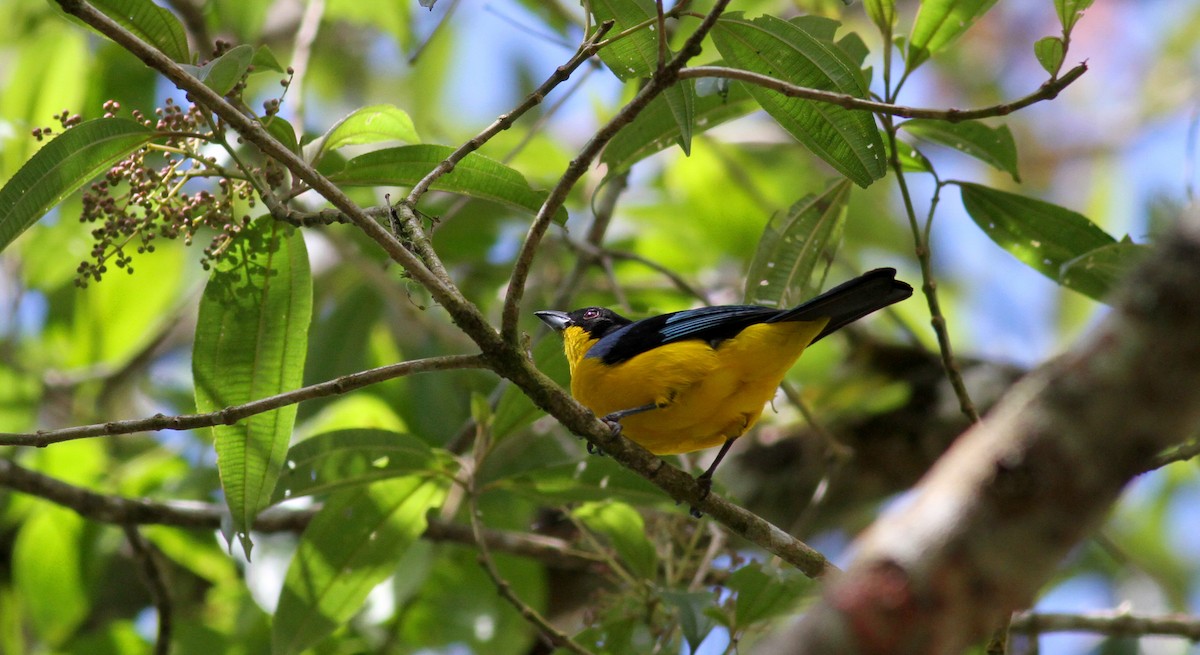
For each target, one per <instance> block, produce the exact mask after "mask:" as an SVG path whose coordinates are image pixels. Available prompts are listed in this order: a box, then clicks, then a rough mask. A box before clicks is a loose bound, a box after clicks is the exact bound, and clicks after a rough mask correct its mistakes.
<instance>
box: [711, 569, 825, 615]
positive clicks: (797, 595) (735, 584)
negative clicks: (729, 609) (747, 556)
mask: <svg viewBox="0 0 1200 655" xmlns="http://www.w3.org/2000/svg"><path fill="white" fill-rule="evenodd" d="M724 586H725V587H726V588H728V589H729V590H730V591H732V592H733V593H734V594H735V595H736V599H737V600H736V604H735V605H734V613H735V616H736V617H737V625H739V626H745V625H750V624H752V623H755V622H758V621H762V620H765V619H768V618H771V617H773V616H780V615H783V614H790V613H792V612H793V611H794V610H795V604H796V603H797V602H798V601H799V600H800V599H801V598H802V597H804V596H805V595H807V594H808V593H810V592H811V591H812V587H813V581H812V580H810V579H808V578H806V577H805V576H803V575H801V574H800V572H799V571H794V570H792V571H791V572H790V573H784V572H781V571H769V570H767V569H765V568H764V567H763V566H762V565H761V564H760V563H758V562H751V563H750V564H747V565H746V566H743V567H742V568H740V569H738V570H736V571H734V572H733V573H731V574H729V578H728V579H726V581H725V585H724Z"/></svg>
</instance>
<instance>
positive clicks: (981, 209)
mask: <svg viewBox="0 0 1200 655" xmlns="http://www.w3.org/2000/svg"><path fill="white" fill-rule="evenodd" d="M960 187H961V188H962V200H963V206H964V207H965V208H966V210H967V213H968V214H970V215H971V218H972V219H974V221H975V223H976V224H977V225H978V226H979V227H980V228H982V229H983V231H984V232H985V233H986V234H987V235H988V236H989V237H991V239H992V241H995V242H996V244H997V245H999V246H1000V247H1001V248H1004V249H1005V250H1007V251H1008V252H1010V253H1012V254H1013V256H1015V257H1016V258H1017V259H1019V260H1021V261H1022V262H1025V263H1026V264H1028V265H1029V266H1030V267H1031V268H1033V269H1034V270H1036V271H1038V272H1040V273H1041V274H1042V275H1045V276H1046V277H1048V278H1050V279H1052V280H1054V281H1055V282H1058V283H1059V284H1062V285H1063V286H1066V287H1068V288H1070V289H1074V290H1075V291H1078V292H1080V293H1083V294H1085V295H1087V296H1090V297H1092V298H1095V299H1096V300H1103V299H1104V295H1105V294H1106V293H1107V292H1108V290H1109V283H1110V282H1111V279H1112V277H1113V276H1111V275H1108V274H1105V273H1102V272H1101V273H1098V272H1097V271H1095V270H1089V266H1090V267H1091V268H1092V269H1094V268H1097V267H1098V266H1099V264H1100V262H1101V261H1103V260H1091V261H1090V262H1089V260H1088V259H1082V260H1081V259H1080V258H1081V257H1085V256H1086V255H1089V253H1093V254H1092V256H1093V257H1106V253H1107V255H1111V254H1112V251H1107V250H1104V251H1101V252H1099V253H1095V252H1094V251H1097V250H1099V249H1105V248H1108V247H1112V246H1115V245H1117V240H1116V239H1114V238H1113V237H1112V236H1111V235H1109V234H1108V233H1107V232H1105V231H1104V230H1102V229H1100V227H1099V226H1097V225H1096V224H1095V223H1093V222H1092V221H1090V220H1088V218H1087V217H1086V216H1084V215H1082V214H1079V213H1076V212H1073V211H1071V210H1069V209H1066V208H1064V207H1059V206H1058V205H1054V204H1051V203H1048V202H1045V201H1042V200H1036V199H1034V198H1028V197H1025V196H1021V195H1018V194H1015V193H1008V192H1006V191H997V190H996V189H992V188H989V187H985V186H983V185H980V184H966V183H964V184H961V185H960ZM1130 252H1132V251H1130ZM1121 256H1122V257H1127V256H1135V255H1121ZM1106 267H1107V265H1106ZM1106 277H1107V278H1108V280H1109V282H1105V281H1104V280H1105V278H1106Z"/></svg>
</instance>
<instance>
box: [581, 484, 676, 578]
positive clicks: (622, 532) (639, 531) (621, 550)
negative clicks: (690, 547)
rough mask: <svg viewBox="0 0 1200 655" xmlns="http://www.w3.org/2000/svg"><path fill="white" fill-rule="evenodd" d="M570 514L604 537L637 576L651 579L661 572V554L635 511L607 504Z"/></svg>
mask: <svg viewBox="0 0 1200 655" xmlns="http://www.w3.org/2000/svg"><path fill="white" fill-rule="evenodd" d="M571 513H572V514H573V515H574V516H575V518H577V519H579V520H580V521H581V522H582V523H583V524H584V525H586V526H587V527H588V529H589V530H591V531H592V532H596V533H598V534H600V535H602V536H603V537H604V538H605V539H606V540H607V541H608V543H609V544H610V545H612V548H613V550H614V551H616V553H617V555H618V556H619V557H620V558H621V560H623V561H624V562H625V564H626V565H628V566H629V569H630V572H632V573H633V574H634V575H636V576H638V577H639V578H642V579H651V578H653V577H654V575H655V574H656V573H657V572H658V553H657V552H656V551H655V550H654V544H652V543H650V539H649V538H648V537H647V536H646V522H645V521H644V520H643V519H642V515H641V514H639V513H638V511H637V510H635V509H634V508H633V507H631V506H629V505H627V504H625V503H622V502H619V501H614V500H607V501H602V502H596V503H583V504H582V505H580V506H579V507H576V508H575V509H574V510H572V512H571Z"/></svg>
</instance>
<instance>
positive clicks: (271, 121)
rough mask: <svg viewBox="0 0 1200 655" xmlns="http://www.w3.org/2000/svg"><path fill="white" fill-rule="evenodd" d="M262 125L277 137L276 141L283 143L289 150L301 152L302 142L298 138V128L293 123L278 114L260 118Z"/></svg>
mask: <svg viewBox="0 0 1200 655" xmlns="http://www.w3.org/2000/svg"><path fill="white" fill-rule="evenodd" d="M258 120H259V122H260V123H262V126H263V127H264V128H265V129H266V130H267V132H269V133H270V134H271V136H272V137H274V138H275V140H276V141H278V142H280V143H282V144H283V145H284V146H286V147H287V149H288V150H291V151H292V152H294V153H296V154H297V155H298V154H300V143H299V142H298V141H297V140H296V128H294V127H292V124H291V123H289V122H287V121H285V120H284V119H282V118H280V117H279V116H278V115H276V116H268V117H265V118H260V119H258Z"/></svg>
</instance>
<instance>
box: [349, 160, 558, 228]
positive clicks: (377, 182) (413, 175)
mask: <svg viewBox="0 0 1200 655" xmlns="http://www.w3.org/2000/svg"><path fill="white" fill-rule="evenodd" d="M453 152H454V148H451V147H449V146H438V145H415V146H400V147H398V148H385V149H383V150H376V151H374V152H368V153H366V154H365V155H359V156H358V157H355V158H354V159H351V160H350V161H348V162H346V168H344V169H342V170H341V171H339V172H337V173H334V174H332V175H330V176H329V179H331V180H333V181H334V182H336V183H338V184H345V185H347V186H412V185H413V184H416V183H417V182H419V181H420V180H421V178H423V177H425V175H426V174H428V173H429V171H431V170H433V169H434V168H436V167H437V165H438V164H440V163H442V161H444V160H445V159H446V158H447V157H449V156H450V154H451V153H453ZM431 188H432V189H435V190H438V191H449V192H451V193H459V194H462V195H465V196H470V197H472V198H479V199H481V200H490V201H492V202H498V203H500V204H503V205H507V206H509V207H513V208H515V209H521V210H525V211H529V212H533V213H535V214H536V213H537V211H538V210H539V209H540V208H541V206H542V203H543V202H545V200H546V194H545V193H544V192H541V191H534V190H533V188H532V187H530V186H529V182H527V181H526V180H525V176H523V175H521V174H520V173H519V172H517V171H516V170H515V169H513V168H509V167H508V166H505V165H504V164H501V163H500V162H498V161H496V160H494V159H489V158H487V157H484V156H483V155H481V154H479V153H477V152H473V153H471V154H469V155H467V156H466V157H464V158H463V159H462V161H460V162H458V163H457V164H456V165H455V166H454V170H453V171H451V172H449V173H447V174H446V175H443V176H441V177H439V178H438V179H437V181H435V182H434V183H433V186H432V187H431ZM554 220H555V221H556V222H558V223H560V224H562V223H565V222H566V221H567V210H566V209H562V208H560V209H559V211H558V213H557V214H555V216H554Z"/></svg>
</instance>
